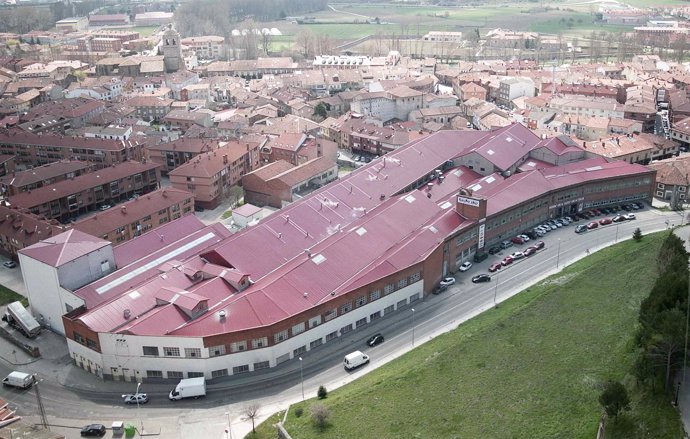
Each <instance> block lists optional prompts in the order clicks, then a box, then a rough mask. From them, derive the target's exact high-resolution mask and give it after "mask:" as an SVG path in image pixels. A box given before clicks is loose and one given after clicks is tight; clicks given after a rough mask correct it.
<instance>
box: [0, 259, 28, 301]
mask: <svg viewBox="0 0 690 439" xmlns="http://www.w3.org/2000/svg"><path fill="white" fill-rule="evenodd" d="M15 270H19V268H15ZM16 300H19V301H21V302H22V303H23V304H24V306H27V305H28V304H29V302H28V301H27V300H26V299H25V298H24V297H22V296H20V295H19V294H17V293H15V292H14V291H12V290H10V289H9V288H6V287H5V286H3V285H0V305H5V304H7V303H10V302H14V301H16Z"/></svg>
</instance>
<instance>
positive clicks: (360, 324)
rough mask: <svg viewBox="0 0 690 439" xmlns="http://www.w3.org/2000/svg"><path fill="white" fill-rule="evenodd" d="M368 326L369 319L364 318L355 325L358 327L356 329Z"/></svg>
mask: <svg viewBox="0 0 690 439" xmlns="http://www.w3.org/2000/svg"><path fill="white" fill-rule="evenodd" d="M366 324H367V318H366V317H364V318H363V319H359V320H357V323H355V325H356V326H355V327H356V328H359V327H360V326H364V325H366Z"/></svg>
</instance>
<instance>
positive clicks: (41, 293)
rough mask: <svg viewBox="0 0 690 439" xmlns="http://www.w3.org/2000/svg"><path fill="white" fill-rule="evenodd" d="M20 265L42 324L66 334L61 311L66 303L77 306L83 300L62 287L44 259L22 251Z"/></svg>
mask: <svg viewBox="0 0 690 439" xmlns="http://www.w3.org/2000/svg"><path fill="white" fill-rule="evenodd" d="M19 266H20V267H21V269H22V277H23V278H24V284H25V285H26V291H27V293H28V297H29V305H30V306H31V312H32V314H33V315H34V317H36V319H37V320H38V321H39V323H41V324H42V325H45V326H46V327H49V328H50V329H52V330H53V331H55V332H58V333H60V334H62V335H64V334H65V328H64V326H63V325H62V315H63V314H65V313H66V312H67V308H66V305H70V306H71V307H72V308H78V307H80V306H82V305H83V304H84V301H83V300H81V299H80V298H78V297H76V296H75V295H74V294H72V293H71V292H70V291H68V290H65V289H64V288H62V287H60V282H59V280H58V272H57V270H56V269H55V268H54V267H52V266H50V265H47V264H44V263H43V262H41V261H38V260H36V259H33V258H30V257H27V256H25V255H24V254H22V253H20V254H19Z"/></svg>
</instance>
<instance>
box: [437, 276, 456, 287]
mask: <svg viewBox="0 0 690 439" xmlns="http://www.w3.org/2000/svg"><path fill="white" fill-rule="evenodd" d="M439 285H441V286H442V287H446V288H448V287H449V286H451V285H455V278H454V277H444V278H443V280H442V281H441V283H440V284H439Z"/></svg>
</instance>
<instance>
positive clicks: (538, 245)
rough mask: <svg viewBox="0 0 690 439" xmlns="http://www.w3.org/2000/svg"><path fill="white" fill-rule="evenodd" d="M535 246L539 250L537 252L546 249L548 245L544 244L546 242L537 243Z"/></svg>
mask: <svg viewBox="0 0 690 439" xmlns="http://www.w3.org/2000/svg"><path fill="white" fill-rule="evenodd" d="M534 246H535V247H536V248H537V250H541V249H542V248H544V247H545V246H546V244H544V241H537V242H536V243H535V244H534Z"/></svg>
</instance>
